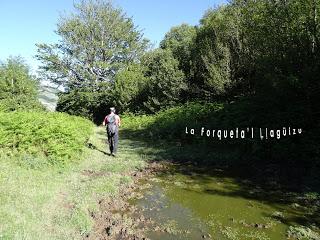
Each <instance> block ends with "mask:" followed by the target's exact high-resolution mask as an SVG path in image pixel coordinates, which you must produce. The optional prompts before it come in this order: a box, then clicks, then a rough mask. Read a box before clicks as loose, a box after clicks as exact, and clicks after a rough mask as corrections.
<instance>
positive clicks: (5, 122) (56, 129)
mask: <svg viewBox="0 0 320 240" xmlns="http://www.w3.org/2000/svg"><path fill="white" fill-rule="evenodd" d="M0 123H1V124H0V126H1V127H0V149H1V150H2V151H3V152H4V153H7V154H9V155H17V156H20V162H19V163H20V164H22V165H28V163H30V164H29V165H31V167H33V165H34V162H30V161H29V160H30V159H31V158H32V159H36V161H38V160H39V162H41V163H43V164H44V165H55V164H61V165H64V164H66V163H67V162H69V161H74V160H76V157H77V156H79V153H81V151H82V150H83V147H84V144H85V142H86V141H87V140H88V138H89V136H90V134H91V132H92V124H91V123H90V122H89V121H87V120H85V119H83V118H80V117H72V116H68V115H66V114H62V113H47V112H39V113H37V112H13V113H2V114H1V115H0ZM37 159H38V160H37Z"/></svg>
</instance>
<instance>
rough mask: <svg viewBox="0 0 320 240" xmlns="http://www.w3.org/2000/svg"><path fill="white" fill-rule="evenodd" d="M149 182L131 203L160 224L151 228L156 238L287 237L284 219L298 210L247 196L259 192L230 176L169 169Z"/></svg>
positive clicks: (168, 239)
mask: <svg viewBox="0 0 320 240" xmlns="http://www.w3.org/2000/svg"><path fill="white" fill-rule="evenodd" d="M147 182H148V184H150V187H149V188H147V189H145V190H142V194H143V196H144V197H143V198H140V199H135V200H133V203H134V204H135V205H136V206H137V207H138V208H140V209H141V210H142V211H143V212H144V215H145V217H148V218H151V219H152V220H153V221H154V222H156V223H157V224H158V225H160V226H162V231H159V229H158V230H154V231H150V232H149V233H148V235H147V236H148V237H149V238H150V239H153V240H158V239H159V240H160V239H161V240H171V239H172V240H173V239H176V240H179V239H203V237H205V238H206V239H210V238H211V239H221V240H227V239H249V240H250V239H258V240H268V239H270V240H277V239H279V240H280V239H286V232H287V229H288V227H289V226H288V225H286V224H285V222H288V221H289V219H291V218H293V217H295V216H296V215H297V214H299V213H298V212H297V211H296V210H295V209H293V208H292V207H290V206H285V205H281V204H271V203H268V202H267V201H261V200H256V199H255V198H254V197H252V198H248V197H243V196H248V195H250V194H255V193H254V192H253V193H251V192H248V193H247V194H248V195H243V194H240V193H241V192H240V191H243V190H242V189H241V187H240V186H239V185H238V184H237V183H236V182H235V181H234V180H233V179H232V178H223V177H211V176H205V175H202V174H191V175H185V174H179V173H174V174H170V173H168V174H163V175H162V176H158V177H155V178H152V179H148V181H147ZM142 184H143V183H142ZM163 229H165V231H163Z"/></svg>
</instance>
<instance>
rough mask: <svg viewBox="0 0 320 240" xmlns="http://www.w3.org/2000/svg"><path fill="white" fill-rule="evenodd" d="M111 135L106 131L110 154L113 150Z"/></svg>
mask: <svg viewBox="0 0 320 240" xmlns="http://www.w3.org/2000/svg"><path fill="white" fill-rule="evenodd" d="M112 138H113V137H112V135H111V134H110V133H108V144H109V150H110V154H112V152H113V139H112Z"/></svg>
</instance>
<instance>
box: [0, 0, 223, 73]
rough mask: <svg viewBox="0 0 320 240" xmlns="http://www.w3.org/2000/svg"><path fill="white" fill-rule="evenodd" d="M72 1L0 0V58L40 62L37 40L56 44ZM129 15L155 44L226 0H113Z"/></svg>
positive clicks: (31, 64)
mask: <svg viewBox="0 0 320 240" xmlns="http://www.w3.org/2000/svg"><path fill="white" fill-rule="evenodd" d="M73 2H74V1H73V0H28V1H25V0H20V1H19V0H0V61H4V60H6V59H7V58H8V57H9V56H21V57H23V58H24V59H25V60H26V63H27V64H29V65H30V66H31V69H32V70H33V72H35V70H36V69H37V67H38V65H39V64H40V63H39V62H38V61H37V60H36V59H35V58H34V55H35V54H36V49H37V48H36V46H35V44H36V43H56V42H57V41H58V40H59V37H58V35H56V34H55V30H56V24H57V22H58V19H59V16H60V14H63V13H70V12H72V10H73ZM113 3H114V5H115V6H117V7H121V8H122V9H123V10H124V11H125V12H126V14H127V16H129V17H132V18H133V21H134V23H135V24H136V25H137V26H138V28H139V29H141V30H142V32H143V33H144V36H145V37H146V38H148V39H149V40H150V41H151V43H153V44H154V46H155V47H157V46H158V44H159V42H160V41H161V40H162V39H163V37H164V35H165V33H166V32H168V31H169V30H170V28H171V27H173V26H176V25H179V24H181V23H188V24H190V25H197V24H198V23H199V20H200V19H201V17H202V16H203V14H204V13H205V11H206V10H207V9H209V8H210V7H216V6H219V5H221V4H224V3H226V0H157V1H154V0H149V1H148V0H113Z"/></svg>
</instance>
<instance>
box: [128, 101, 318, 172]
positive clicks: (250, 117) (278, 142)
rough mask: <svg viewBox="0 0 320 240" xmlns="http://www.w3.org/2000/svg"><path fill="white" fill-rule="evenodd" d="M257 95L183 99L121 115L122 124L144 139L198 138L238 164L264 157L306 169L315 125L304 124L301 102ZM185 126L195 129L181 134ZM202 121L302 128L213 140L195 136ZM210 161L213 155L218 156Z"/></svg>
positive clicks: (313, 150)
mask: <svg viewBox="0 0 320 240" xmlns="http://www.w3.org/2000/svg"><path fill="white" fill-rule="evenodd" d="M258 100H259V101H258ZM260 100H261V99H257V100H256V101H252V99H251V98H250V99H240V100H238V101H236V102H234V103H229V104H226V103H224V104H222V103H188V104H184V105H182V106H179V107H174V108H170V109H167V110H164V111H160V112H158V113H157V114H155V115H149V116H147V115H141V116H136V117H133V116H125V117H124V118H123V128H124V129H125V130H126V131H127V132H129V133H131V134H132V135H133V136H135V137H142V138H143V139H144V140H148V139H153V140H154V141H157V140H159V139H166V141H168V140H169V141H179V142H180V143H181V144H182V145H183V146H186V147H187V146H188V145H190V144H191V145H192V144H194V145H197V146H199V147H200V145H199V144H203V145H204V146H206V147H205V149H206V151H207V152H208V153H210V152H215V153H217V154H218V155H219V156H220V157H221V158H224V157H223V154H225V152H226V151H227V152H229V153H234V154H233V156H234V157H235V158H237V160H238V162H242V163H243V164H251V163H253V161H255V162H256V163H255V164H262V163H264V164H265V163H268V164H275V165H278V166H281V165H282V166H284V168H287V167H288V165H290V166H301V168H309V169H311V168H312V166H316V165H318V160H317V159H318V157H319V154H320V153H319V151H318V150H317V149H319V137H317V136H318V134H317V132H318V130H317V129H315V128H313V127H311V128H310V126H308V125H306V124H305V122H304V118H303V117H304V115H303V114H304V110H303V108H302V107H301V106H300V107H299V106H297V105H295V106H294V107H292V108H282V111H281V112H280V110H279V109H278V107H279V106H277V105H276V104H273V105H270V106H269V108H268V109H265V108H263V107H261V105H260V103H261V102H260ZM264 105H265V104H263V106H264ZM280 106H281V105H280ZM252 113H255V114H252ZM186 127H188V129H189V131H190V129H191V128H194V129H195V131H196V134H195V135H194V136H192V135H190V134H186V133H185V128H186ZM201 127H204V128H205V129H216V130H218V129H221V130H224V129H229V130H230V129H235V128H239V129H240V128H242V129H244V128H247V127H254V128H255V130H256V131H257V129H258V128H260V127H261V128H265V127H267V128H269V129H272V128H274V129H277V128H282V127H299V128H302V129H303V131H304V132H303V134H302V135H301V136H299V137H295V136H291V137H282V138H281V139H269V140H268V141H262V140H261V139H260V137H259V135H258V133H257V132H256V133H255V138H254V139H251V138H246V139H230V138H228V139H222V140H217V138H215V139H213V138H212V137H206V136H205V135H204V136H200V129H201ZM224 159H225V158H224ZM233 160H234V159H230V161H233ZM241 160H243V161H241ZM215 161H218V158H216V159H215Z"/></svg>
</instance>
